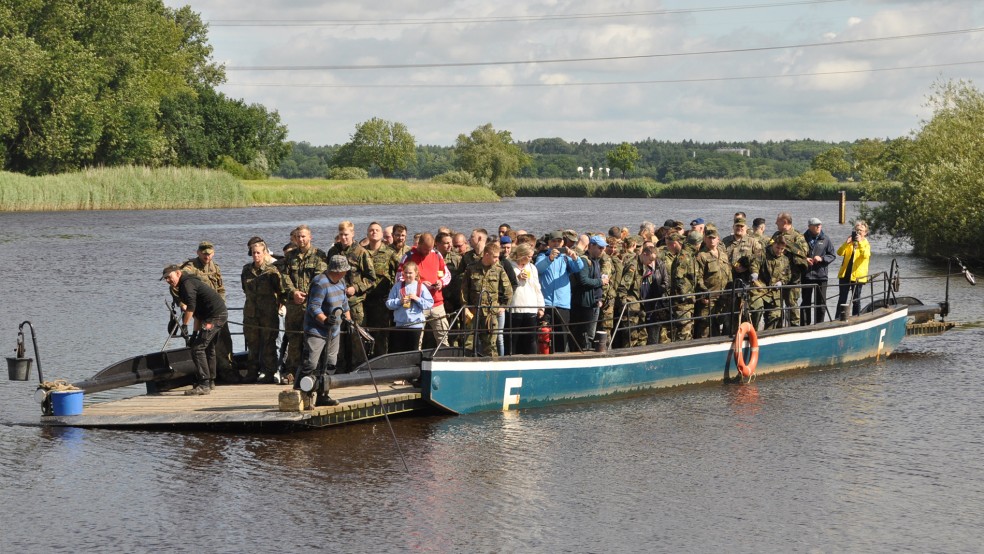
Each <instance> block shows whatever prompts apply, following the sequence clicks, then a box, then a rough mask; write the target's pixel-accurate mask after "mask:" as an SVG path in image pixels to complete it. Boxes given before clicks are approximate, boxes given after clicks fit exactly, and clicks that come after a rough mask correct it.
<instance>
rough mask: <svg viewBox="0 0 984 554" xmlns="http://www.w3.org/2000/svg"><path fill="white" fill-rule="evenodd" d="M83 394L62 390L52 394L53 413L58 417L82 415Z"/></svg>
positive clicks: (78, 391)
mask: <svg viewBox="0 0 984 554" xmlns="http://www.w3.org/2000/svg"><path fill="white" fill-rule="evenodd" d="M83 396H84V395H83V392H82V391H80V390H60V391H52V392H51V413H52V414H53V415H56V416H73V415H79V414H81V413H82V397H83Z"/></svg>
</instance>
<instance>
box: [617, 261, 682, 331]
mask: <svg viewBox="0 0 984 554" xmlns="http://www.w3.org/2000/svg"><path fill="white" fill-rule="evenodd" d="M669 288H670V278H669V272H668V271H667V268H666V265H665V264H664V263H663V260H662V259H661V258H660V257H659V256H658V254H657V253H656V248H655V247H654V246H651V245H650V246H645V247H643V249H642V251H641V252H640V253H639V256H638V257H637V258H636V263H635V264H633V265H630V266H628V267H626V268H625V270H624V271H623V272H622V280H621V281H620V282H619V286H618V292H617V294H618V295H619V296H620V297H622V298H623V301H624V302H625V304H626V310H625V314H626V321H625V323H626V325H628V326H631V327H632V330H631V332H630V333H629V346H645V345H647V344H655V343H656V342H669V335H668V334H667V333H663V332H662V331H663V329H664V327H665V326H664V325H659V324H658V323H659V322H661V321H667V320H668V319H669V316H670V314H669V307H668V306H667V305H664V304H662V303H659V302H652V300H655V299H658V298H662V297H664V296H666V294H667V292H668V291H669ZM647 300H649V301H650V302H645V303H643V302H644V301H647ZM647 325H649V326H648V327H647Z"/></svg>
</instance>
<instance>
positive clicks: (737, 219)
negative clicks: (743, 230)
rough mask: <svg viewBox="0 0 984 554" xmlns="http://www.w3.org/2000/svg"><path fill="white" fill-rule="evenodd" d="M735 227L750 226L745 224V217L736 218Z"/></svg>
mask: <svg viewBox="0 0 984 554" xmlns="http://www.w3.org/2000/svg"><path fill="white" fill-rule="evenodd" d="M735 225H745V226H747V225H748V224H747V223H745V218H744V217H736V218H735Z"/></svg>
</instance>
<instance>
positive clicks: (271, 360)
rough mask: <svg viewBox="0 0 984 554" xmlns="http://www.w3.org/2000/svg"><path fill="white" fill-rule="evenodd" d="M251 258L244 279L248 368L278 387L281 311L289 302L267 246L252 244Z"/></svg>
mask: <svg viewBox="0 0 984 554" xmlns="http://www.w3.org/2000/svg"><path fill="white" fill-rule="evenodd" d="M249 255H250V256H251V257H252V258H253V261H252V262H250V263H248V264H246V265H244V266H243V271H242V274H241V276H240V281H241V282H242V286H243V292H244V293H245V294H246V303H245V304H244V305H243V337H244V338H245V340H246V356H247V368H248V370H249V371H250V373H256V374H257V376H258V377H259V378H260V380H261V381H262V382H264V383H274V382H276V381H277V380H278V378H277V375H276V373H277V365H278V364H277V336H278V335H279V334H280V307H281V306H282V305H283V303H284V301H285V298H284V293H283V286H282V284H281V280H280V272H279V271H277V268H276V267H274V265H273V262H274V258H273V256H271V255H270V249H269V248H267V245H266V243H265V242H263V241H262V240H255V241H254V240H250V244H249Z"/></svg>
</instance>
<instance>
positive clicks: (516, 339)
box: [506, 313, 537, 354]
mask: <svg viewBox="0 0 984 554" xmlns="http://www.w3.org/2000/svg"><path fill="white" fill-rule="evenodd" d="M507 320H508V324H509V334H507V335H506V349H507V350H509V351H510V353H512V354H536V352H537V348H536V333H537V328H536V314H515V313H509V314H507Z"/></svg>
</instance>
